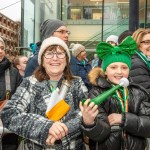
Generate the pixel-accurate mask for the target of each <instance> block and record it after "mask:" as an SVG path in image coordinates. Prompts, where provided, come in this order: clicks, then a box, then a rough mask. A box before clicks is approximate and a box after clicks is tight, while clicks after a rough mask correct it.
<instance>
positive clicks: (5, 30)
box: [0, 13, 20, 56]
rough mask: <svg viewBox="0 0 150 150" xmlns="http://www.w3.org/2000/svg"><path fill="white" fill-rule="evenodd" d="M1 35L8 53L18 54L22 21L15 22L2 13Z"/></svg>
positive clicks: (0, 19) (0, 21) (0, 18)
mask: <svg viewBox="0 0 150 150" xmlns="http://www.w3.org/2000/svg"><path fill="white" fill-rule="evenodd" d="M0 36H1V37H2V38H3V39H4V41H5V44H6V52H7V54H8V55H14V56H15V55H17V51H16V48H17V47H18V46H19V43H20V37H19V36H20V22H15V21H13V20H11V19H10V18H8V17H6V16H5V15H3V14H1V13H0Z"/></svg>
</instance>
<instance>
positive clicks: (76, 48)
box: [71, 44, 85, 57]
mask: <svg viewBox="0 0 150 150" xmlns="http://www.w3.org/2000/svg"><path fill="white" fill-rule="evenodd" d="M71 51H72V55H73V56H74V57H77V56H78V55H79V54H80V53H81V52H83V51H85V47H84V46H83V45H81V44H74V45H72V46H71Z"/></svg>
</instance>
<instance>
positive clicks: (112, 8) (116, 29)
mask: <svg viewBox="0 0 150 150" xmlns="http://www.w3.org/2000/svg"><path fill="white" fill-rule="evenodd" d="M135 11H136V12H135ZM51 18H58V19H61V20H63V21H64V22H65V23H66V25H67V27H68V30H69V31H70V32H71V34H70V37H69V41H70V43H72V42H73V43H82V44H83V45H85V46H86V47H87V48H89V49H93V50H94V49H95V46H96V44H97V43H98V42H99V41H105V39H106V38H107V37H108V36H109V35H111V34H115V35H119V34H120V33H122V32H123V31H125V30H129V29H130V30H136V29H137V28H139V27H143V28H148V27H150V1H148V0H22V21H21V22H22V32H21V33H22V42H21V44H22V46H23V47H28V46H29V44H30V43H32V42H38V41H40V31H39V29H40V24H41V23H42V22H43V21H44V20H46V19H51Z"/></svg>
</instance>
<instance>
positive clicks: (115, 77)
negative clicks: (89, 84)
mask: <svg viewBox="0 0 150 150" xmlns="http://www.w3.org/2000/svg"><path fill="white" fill-rule="evenodd" d="M105 74H106V75H107V78H108V79H109V81H111V82H112V83H113V84H119V83H120V82H119V81H120V79H121V78H123V77H125V78H128V76H129V67H128V66H127V64H125V63H122V62H115V63H111V64H110V65H109V66H108V67H107V68H106V72H105Z"/></svg>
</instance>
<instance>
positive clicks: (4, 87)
mask: <svg viewBox="0 0 150 150" xmlns="http://www.w3.org/2000/svg"><path fill="white" fill-rule="evenodd" d="M21 82H22V77H21V75H20V74H19V72H18V70H17V69H16V68H14V67H13V66H12V63H11V62H10V60H9V59H8V58H7V57H6V45H5V42H4V40H3V39H2V38H1V37H0V109H2V106H5V103H6V102H8V101H11V100H10V99H11V97H12V95H13V94H14V93H15V91H16V89H17V87H18V86H19V85H20V83H21ZM0 111H1V110H0ZM1 132H2V133H1V135H2V143H1V146H2V149H3V150H16V149H17V147H18V135H16V134H14V133H9V134H8V133H5V132H4V130H1Z"/></svg>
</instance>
